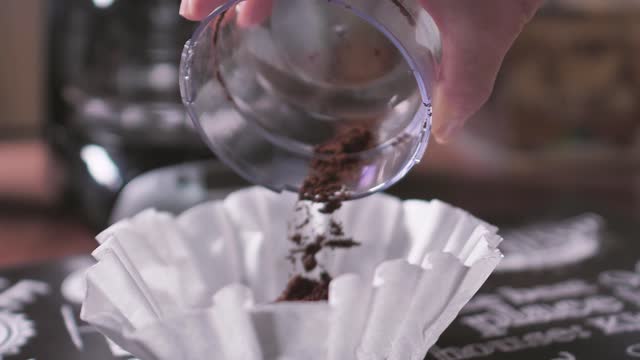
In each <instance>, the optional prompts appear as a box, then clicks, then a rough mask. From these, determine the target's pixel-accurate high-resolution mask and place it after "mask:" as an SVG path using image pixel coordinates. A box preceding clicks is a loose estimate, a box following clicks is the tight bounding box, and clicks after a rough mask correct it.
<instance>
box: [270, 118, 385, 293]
mask: <svg viewBox="0 0 640 360" xmlns="http://www.w3.org/2000/svg"><path fill="white" fill-rule="evenodd" d="M373 140H374V137H373V133H372V131H371V130H369V129H367V128H365V127H362V126H353V127H349V128H347V129H345V130H344V131H342V132H340V133H339V134H337V135H336V136H334V137H333V138H332V139H331V140H329V141H327V142H326V143H324V144H321V145H318V146H316V148H315V149H314V154H315V155H316V156H315V157H314V159H313V160H312V161H311V165H310V172H309V175H308V176H307V178H306V179H305V181H304V183H303V185H302V188H301V189H300V192H299V194H298V197H299V200H300V203H299V204H298V205H297V206H296V211H304V218H303V221H302V222H301V223H300V224H299V225H297V226H295V228H294V232H293V234H292V235H291V236H290V238H289V240H290V241H291V242H292V243H293V245H294V247H293V248H292V249H291V250H290V251H289V256H288V259H289V260H291V261H292V262H293V263H294V264H296V263H297V262H300V263H301V264H302V268H303V269H304V271H305V272H306V273H310V272H312V271H314V270H316V269H317V268H320V269H321V270H322V272H321V275H320V279H319V280H315V279H312V278H309V277H305V276H303V275H296V276H294V277H292V278H291V280H290V281H289V283H288V284H287V287H286V288H285V290H284V291H283V292H282V295H280V297H279V298H278V299H277V301H320V300H327V299H328V296H329V282H330V281H331V275H330V274H328V273H327V272H326V270H325V269H324V267H323V266H322V264H319V263H318V259H317V255H318V254H319V253H320V252H321V251H322V250H324V249H332V250H333V249H350V248H352V247H355V246H359V245H360V243H359V242H357V241H354V240H353V239H351V238H349V237H347V236H345V233H344V229H343V226H342V224H341V223H339V222H336V221H335V220H333V219H330V221H329V229H328V231H327V232H326V233H323V234H316V235H309V234H305V231H304V229H305V228H307V227H308V226H309V224H310V223H312V216H313V212H312V211H311V209H310V208H309V204H304V203H303V201H305V200H306V201H310V202H311V203H312V204H313V203H315V204H320V205H321V207H320V209H319V212H320V214H321V215H324V216H329V217H330V216H331V215H332V214H333V213H335V212H336V211H337V210H338V209H340V208H341V207H342V202H343V201H345V200H348V199H349V194H348V193H347V192H346V191H345V184H347V183H349V182H353V181H356V180H357V178H358V177H359V176H360V170H361V167H362V161H361V160H360V159H359V158H358V157H357V156H354V155H355V154H358V153H360V152H362V151H365V150H367V149H369V148H370V147H371V145H372V143H373Z"/></svg>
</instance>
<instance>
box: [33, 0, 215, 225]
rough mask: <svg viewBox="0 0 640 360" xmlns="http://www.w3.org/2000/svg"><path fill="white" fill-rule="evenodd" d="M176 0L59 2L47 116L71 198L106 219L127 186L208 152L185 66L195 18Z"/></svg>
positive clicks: (54, 7)
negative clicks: (188, 98)
mask: <svg viewBox="0 0 640 360" xmlns="http://www.w3.org/2000/svg"><path fill="white" fill-rule="evenodd" d="M178 7H179V0H136V1H129V0H54V1H52V2H51V4H50V10H51V11H50V18H49V20H50V27H49V36H50V39H49V44H48V45H49V56H50V58H49V66H50V69H49V70H50V74H51V78H50V79H49V80H50V89H49V90H50V109H51V113H50V118H49V122H48V126H47V129H46V136H47V139H48V140H49V142H50V144H51V145H52V148H53V149H54V150H55V152H56V154H57V155H58V157H59V158H60V159H61V160H62V163H63V164H65V170H66V173H67V174H68V177H67V193H68V198H67V200H75V201H76V203H77V204H78V205H79V207H80V209H81V210H82V213H83V214H84V215H86V216H87V220H88V221H90V222H91V223H92V224H94V225H96V226H102V225H103V224H104V222H105V221H106V219H107V218H108V216H109V213H110V211H111V207H112V205H113V201H114V199H115V197H116V196H117V194H118V192H119V191H120V190H121V189H122V187H123V186H124V185H125V184H126V183H128V182H129V181H130V180H131V179H133V178H134V177H136V176H137V175H139V174H141V173H143V172H145V171H148V170H151V169H154V168H158V167H161V166H166V165H171V164H176V163H181V162H184V161H189V160H194V159H201V158H210V157H211V155H210V153H209V151H208V150H207V149H206V148H205V147H204V145H203V144H202V143H201V142H200V140H199V138H198V137H197V135H196V134H195V132H194V131H192V128H191V124H190V122H188V121H187V118H186V116H185V113H184V108H183V106H182V103H181V101H180V95H179V87H178V65H179V60H180V53H181V49H182V46H183V44H184V41H185V39H187V38H188V36H189V34H190V33H191V31H192V28H193V25H192V24H190V23H188V22H186V21H184V20H182V19H181V18H180V17H179V16H178Z"/></svg>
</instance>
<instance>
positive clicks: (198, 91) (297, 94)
mask: <svg viewBox="0 0 640 360" xmlns="http://www.w3.org/2000/svg"><path fill="white" fill-rule="evenodd" d="M252 2H253V3H252ZM258 2H259V3H258ZM256 4H257V5H259V6H261V7H262V8H263V9H264V10H263V11H262V13H261V14H259V15H260V16H259V19H260V21H254V23H253V24H250V25H247V24H246V21H243V20H242V18H243V15H242V12H243V11H247V8H248V7H250V6H256ZM245 15H246V14H245ZM254 15H255V14H254ZM244 18H246V16H244ZM440 49H441V39H440V33H439V31H438V28H437V26H436V24H435V23H434V21H433V19H432V18H431V16H430V15H429V14H428V13H427V12H426V11H425V10H424V9H423V8H422V7H421V6H420V4H419V1H418V0H333V1H325V0H246V1H239V0H229V1H227V2H226V3H224V4H223V5H221V6H220V7H218V8H217V9H216V10H214V11H213V12H212V13H211V14H210V15H209V16H208V17H207V18H206V19H204V21H202V23H200V25H199V26H198V28H197V30H196V31H195V33H194V34H193V36H192V38H191V39H190V40H189V41H188V42H187V43H186V45H185V48H184V51H183V55H182V64H181V74H180V75H181V76H180V83H181V93H182V98H183V102H184V103H185V105H186V107H187V109H188V113H189V115H190V117H191V118H192V120H193V121H194V123H195V125H196V127H197V129H198V130H199V131H200V133H201V135H202V136H203V138H204V139H205V141H206V142H207V144H208V145H209V146H210V148H211V149H212V150H213V151H214V152H215V154H216V155H218V156H219V157H220V158H221V159H222V160H223V161H225V162H226V163H227V164H228V165H229V166H231V167H232V168H233V169H234V170H235V171H237V172H238V173H239V174H241V175H242V176H243V177H245V178H247V179H248V180H249V181H251V182H253V183H256V184H260V185H263V186H266V187H268V188H271V189H273V190H275V191H282V190H291V191H299V190H300V188H301V186H302V184H303V182H304V179H305V177H306V176H307V175H308V174H309V172H310V166H311V165H312V161H313V159H315V158H318V156H320V157H322V156H326V155H318V153H317V152H316V151H315V149H317V148H318V146H320V145H322V144H326V143H327V141H330V140H331V139H332V137H334V136H336V134H339V133H340V132H342V131H344V129H348V128H350V127H366V128H367V129H371V130H372V131H373V133H374V143H373V145H372V146H370V147H368V148H367V149H364V150H363V151H358V152H355V153H349V154H347V155H345V156H346V157H347V158H349V159H352V160H353V162H354V163H357V164H358V169H357V174H356V175H357V176H352V177H349V179H348V180H345V183H344V184H343V185H344V190H345V192H346V193H347V194H348V197H349V198H357V197H362V196H365V195H368V194H370V193H372V192H375V191H379V190H382V189H385V188H387V187H389V186H391V185H392V184H394V183H395V182H397V181H398V180H399V179H401V178H402V177H403V176H404V175H405V174H406V173H407V172H408V171H409V170H410V169H411V167H413V165H415V164H416V163H417V162H418V161H419V160H420V158H421V157H422V154H423V153H424V151H425V148H426V146H427V142H428V139H429V132H430V127H431V103H430V90H431V85H432V82H433V79H434V75H435V73H436V71H437V65H438V61H439V56H440Z"/></svg>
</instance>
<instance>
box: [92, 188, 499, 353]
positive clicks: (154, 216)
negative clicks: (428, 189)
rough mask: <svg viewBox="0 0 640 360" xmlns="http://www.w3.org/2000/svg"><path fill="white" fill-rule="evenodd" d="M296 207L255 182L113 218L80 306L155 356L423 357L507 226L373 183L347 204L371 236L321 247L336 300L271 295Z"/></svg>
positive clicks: (356, 228)
mask: <svg viewBox="0 0 640 360" xmlns="http://www.w3.org/2000/svg"><path fill="white" fill-rule="evenodd" d="M294 206H296V196H295V195H293V194H284V195H283V194H274V193H271V192H270V191H268V190H263V189H260V188H249V189H245V190H241V191H238V192H236V193H233V194H231V195H230V196H229V197H227V198H226V199H225V200H224V201H214V202H210V203H206V204H203V205H199V206H196V207H194V208H192V209H190V210H188V211H186V212H185V213H183V214H182V215H180V216H177V217H174V216H171V215H169V214H166V213H161V212H157V211H154V210H147V211H144V212H142V213H140V214H139V215H137V216H135V217H133V218H131V219H128V220H125V221H122V222H120V223H118V224H116V225H113V226H112V227H110V228H109V229H107V230H105V231H104V232H103V233H101V234H100V235H99V236H98V241H99V243H100V246H99V247H98V248H97V249H96V250H95V252H94V257H95V258H96V259H97V260H98V263H97V264H96V265H95V266H93V267H92V268H91V269H89V271H88V273H87V296H86V299H85V301H84V304H83V309H82V318H83V319H85V320H86V321H88V322H90V323H91V324H94V325H95V326H96V327H97V328H98V329H99V330H101V331H102V332H103V333H104V334H105V335H106V336H108V337H109V338H111V339H112V340H113V341H115V342H116V343H117V344H118V345H120V346H121V347H122V348H124V349H126V350H127V351H129V352H131V353H132V354H133V355H135V356H137V357H138V358H140V359H143V360H147V359H149V360H151V359H163V360H164V359H190V360H191V359H193V360H199V359H234V360H236V359H238V360H245V359H246V360H303V359H304V360H316V359H317V360H345V359H358V360H368V359H380V360H382V359H387V360H407V359H416V360H421V359H422V358H423V357H424V354H425V353H426V352H427V350H428V349H429V348H430V347H431V346H432V345H433V344H434V343H435V341H436V340H437V338H438V337H439V336H440V334H441V333H442V332H443V331H444V330H445V329H446V327H447V326H448V325H449V324H450V323H451V322H452V321H453V319H454V318H455V316H457V314H458V312H459V311H460V310H461V308H462V307H463V306H464V304H466V303H467V302H468V301H469V300H470V298H471V297H472V296H473V294H475V292H476V291H477V290H478V289H479V287H480V286H481V285H482V284H483V283H484V281H485V280H486V279H487V277H488V276H489V274H490V273H491V272H492V271H493V270H494V269H495V267H496V266H497V264H498V262H499V261H500V258H501V256H502V255H501V254H500V252H499V250H498V249H497V246H498V244H499V242H500V240H501V239H500V237H499V236H497V235H496V231H497V229H496V228H495V227H494V226H491V225H489V224H487V223H485V222H483V221H481V220H479V219H477V218H475V217H473V216H471V215H470V214H468V213H467V212H465V211H463V210H461V209H457V208H454V207H452V206H450V205H447V204H445V203H443V202H440V201H437V200H434V201H431V202H427V201H419V200H410V201H401V200H399V199H397V198H394V197H391V196H388V195H382V194H377V195H372V196H370V197H368V198H365V199H362V200H358V201H353V202H348V203H346V204H344V206H343V209H341V210H340V211H338V212H337V213H336V215H335V218H334V220H336V221H338V222H340V223H342V224H343V226H344V230H345V233H346V234H347V235H348V236H350V237H353V239H354V240H356V241H359V242H361V243H362V245H361V246H359V247H356V248H352V249H349V250H324V251H323V252H322V253H320V257H321V262H322V263H323V264H326V268H327V270H328V271H329V273H330V274H332V275H333V276H335V279H334V280H333V281H332V282H331V284H330V291H329V293H330V297H329V301H328V302H324V301H321V302H310V303H304V302H281V303H273V301H274V300H275V299H276V298H277V297H278V296H279V295H280V293H281V292H282V290H283V289H284V288H285V286H286V283H287V281H288V279H289V277H290V276H291V272H292V265H291V263H290V262H289V261H288V260H287V259H286V256H287V254H288V251H289V249H290V244H291V243H290V242H289V241H287V240H286V239H287V235H288V229H287V219H289V218H290V217H291V214H292V212H293V209H294ZM323 224H324V225H323ZM313 226H314V227H315V228H318V227H322V226H328V222H326V223H323V222H322V221H320V222H319V223H315V224H313Z"/></svg>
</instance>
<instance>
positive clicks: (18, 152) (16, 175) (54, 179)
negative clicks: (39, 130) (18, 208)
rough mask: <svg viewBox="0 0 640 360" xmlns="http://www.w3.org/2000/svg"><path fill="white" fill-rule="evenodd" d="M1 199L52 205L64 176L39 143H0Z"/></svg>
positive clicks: (46, 150)
mask: <svg viewBox="0 0 640 360" xmlns="http://www.w3.org/2000/svg"><path fill="white" fill-rule="evenodd" d="M0 174H1V175H0V198H8V199H12V200H25V201H28V202H37V203H44V204H48V205H50V204H53V203H54V202H55V200H56V198H57V195H58V194H57V189H59V186H60V184H61V175H62V174H61V173H60V172H59V171H58V169H57V168H56V167H55V164H54V161H53V159H52V157H51V156H50V154H49V153H48V149H47V147H46V145H45V144H43V143H42V142H40V141H25V142H7V143H0Z"/></svg>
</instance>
